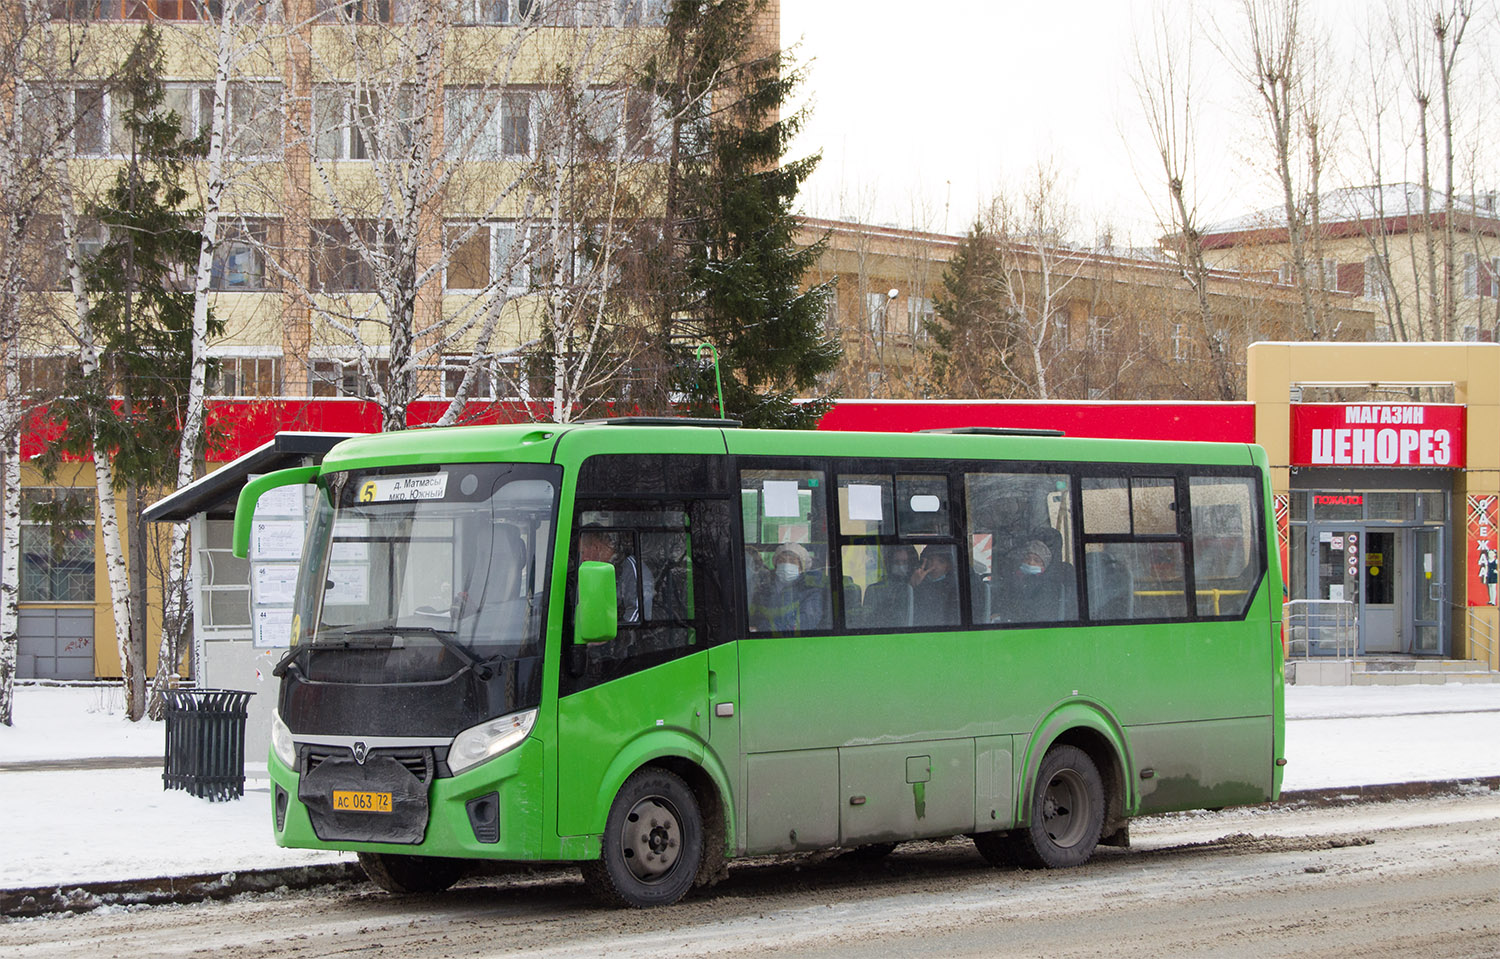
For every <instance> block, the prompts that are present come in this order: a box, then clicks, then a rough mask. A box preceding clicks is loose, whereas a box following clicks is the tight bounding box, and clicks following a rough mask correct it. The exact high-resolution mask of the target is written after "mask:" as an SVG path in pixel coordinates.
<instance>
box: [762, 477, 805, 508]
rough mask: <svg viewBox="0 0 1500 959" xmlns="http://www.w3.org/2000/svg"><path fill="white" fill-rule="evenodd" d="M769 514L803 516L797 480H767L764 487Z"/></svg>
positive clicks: (763, 491)
mask: <svg viewBox="0 0 1500 959" xmlns="http://www.w3.org/2000/svg"><path fill="white" fill-rule="evenodd" d="M762 493H763V495H764V497H765V509H766V515H767V516H801V515H802V511H801V510H800V509H799V508H798V506H797V481H796V480H766V485H765V486H764V487H762Z"/></svg>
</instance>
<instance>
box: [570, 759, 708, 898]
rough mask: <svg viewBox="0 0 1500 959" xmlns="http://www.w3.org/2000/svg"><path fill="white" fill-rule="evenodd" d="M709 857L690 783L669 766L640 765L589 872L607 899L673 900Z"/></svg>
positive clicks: (608, 821)
mask: <svg viewBox="0 0 1500 959" xmlns="http://www.w3.org/2000/svg"><path fill="white" fill-rule="evenodd" d="M702 861H703V820H702V816H701V814H700V813H699V810H698V800H697V798H696V797H695V796H694V795H693V791H692V790H691V789H689V788H688V785H687V783H685V782H683V781H682V778H681V777H679V776H677V775H676V774H675V773H672V772H669V771H668V770H665V769H658V768H655V767H647V768H645V769H639V770H637V771H636V772H635V773H633V774H631V776H630V778H629V779H627V780H625V785H623V786H621V787H620V793H619V795H617V796H615V801H614V803H613V804H612V805H611V806H610V807H609V817H608V818H607V819H606V820H605V823H604V839H603V842H602V843H601V846H600V850H599V858H598V859H597V860H594V861H592V862H586V863H584V864H583V878H584V881H585V882H586V883H587V884H588V886H589V888H590V890H591V891H592V892H593V893H594V894H595V895H596V896H598V897H599V898H601V899H603V900H604V901H605V902H609V903H613V904H615V905H621V906H633V907H635V908H637V909H640V908H645V907H647V906H670V905H671V904H672V903H674V902H677V901H678V900H679V899H681V898H682V897H683V896H685V895H687V892H688V890H689V889H691V888H692V887H693V881H694V879H695V878H696V877H697V875H698V867H699V865H700V864H701V863H702Z"/></svg>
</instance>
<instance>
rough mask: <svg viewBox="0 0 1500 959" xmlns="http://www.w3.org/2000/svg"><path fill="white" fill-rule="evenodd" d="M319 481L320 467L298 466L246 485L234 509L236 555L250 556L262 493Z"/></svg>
mask: <svg viewBox="0 0 1500 959" xmlns="http://www.w3.org/2000/svg"><path fill="white" fill-rule="evenodd" d="M317 479H318V467H316V466H297V467H293V468H292V469H288V470H278V471H276V472H275V473H267V474H266V475H265V476H257V477H256V478H255V479H253V480H251V481H250V482H248V483H246V484H245V487H244V488H243V489H241V490H240V498H239V501H238V502H237V503H236V504H235V507H234V542H233V544H232V546H233V549H234V555H236V556H238V557H239V558H240V559H244V558H245V557H246V556H249V555H250V524H251V521H252V520H254V519H255V504H256V503H257V502H259V501H260V497H261V494H262V493H267V492H270V491H271V490H273V489H277V488H279V487H282V486H296V485H299V484H303V483H314V482H317Z"/></svg>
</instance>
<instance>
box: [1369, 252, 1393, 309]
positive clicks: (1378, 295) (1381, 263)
mask: <svg viewBox="0 0 1500 959" xmlns="http://www.w3.org/2000/svg"><path fill="white" fill-rule="evenodd" d="M1390 288H1391V271H1390V266H1389V264H1388V262H1387V260H1386V258H1385V257H1384V256H1367V257H1365V282H1364V297H1365V299H1367V300H1377V301H1379V300H1384V299H1385V298H1386V296H1387V295H1388V294H1389V292H1390Z"/></svg>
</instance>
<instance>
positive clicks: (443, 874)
mask: <svg viewBox="0 0 1500 959" xmlns="http://www.w3.org/2000/svg"><path fill="white" fill-rule="evenodd" d="M359 865H360V867H361V868H363V869H364V871H365V875H366V876H369V877H370V881H371V882H373V883H374V884H375V885H377V886H379V887H380V888H381V889H384V890H385V891H386V892H393V893H396V894H397V895H407V894H410V893H419V892H442V891H443V890H444V889H447V888H448V887H449V886H451V885H453V884H454V883H455V882H458V881H459V880H460V879H462V878H463V877H464V874H465V873H467V872H468V871H469V863H468V862H467V861H466V860H463V859H440V858H438V857H437V856H402V855H397V854H393V853H387V852H362V853H359Z"/></svg>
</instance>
